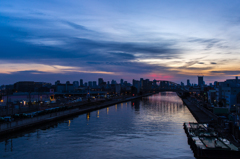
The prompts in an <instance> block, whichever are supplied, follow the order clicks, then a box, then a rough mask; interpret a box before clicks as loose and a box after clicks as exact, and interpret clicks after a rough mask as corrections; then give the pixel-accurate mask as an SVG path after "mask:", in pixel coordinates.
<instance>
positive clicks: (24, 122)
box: [0, 94, 152, 135]
mask: <svg viewBox="0 0 240 159" xmlns="http://www.w3.org/2000/svg"><path fill="white" fill-rule="evenodd" d="M149 95H152V94H146V95H142V96H136V97H130V98H127V99H124V100H116V101H108V102H105V103H103V104H99V105H92V106H82V105H80V106H75V108H73V109H69V110H64V111H59V112H54V113H49V114H46V115H41V116H36V117H33V118H25V119H20V120H16V121H12V122H4V123H1V124H0V135H3V134H7V133H9V132H14V131H18V130H21V129H24V128H28V127H32V126H36V125H39V124H44V123H47V122H50V121H53V120H58V119H61V118H64V117H67V116H72V115H76V114H82V113H86V112H89V111H94V110H97V109H101V108H105V107H108V106H111V105H114V104H118V103H122V102H127V101H131V100H134V99H138V98H141V97H145V96H149Z"/></svg>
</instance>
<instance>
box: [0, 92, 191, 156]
mask: <svg viewBox="0 0 240 159" xmlns="http://www.w3.org/2000/svg"><path fill="white" fill-rule="evenodd" d="M124 104H125V105H126V107H124V106H123V105H124ZM119 106H121V109H118V110H117V111H116V109H117V107H119ZM91 113H94V114H95V113H96V116H91V120H90V115H91V114H90V112H89V113H86V116H85V115H79V116H75V117H71V118H69V119H66V120H62V121H58V122H52V123H49V124H47V125H44V126H41V127H38V128H33V129H31V130H28V131H26V132H22V133H16V134H15V135H13V136H9V137H7V138H4V139H2V140H1V139H0V158H1V159H2V158H24V159H32V158H33V156H34V159H42V158H44V159H52V158H58V159H66V158H98V159H112V158H116V159H121V158H131V159H139V158H148V159H155V158H161V159H170V158H171V159H194V156H193V153H192V151H191V149H190V147H189V145H188V144H187V137H186V134H185V132H184V130H183V126H182V124H183V122H189V121H193V122H195V119H194V118H193V116H192V115H191V113H190V112H189V110H188V109H187V108H186V106H184V105H183V103H182V101H181V99H180V98H179V97H178V96H177V95H176V94H175V93H170V92H167V93H166V92H165V93H160V94H155V95H153V96H150V97H144V98H142V99H138V100H133V101H130V102H127V103H125V102H124V103H121V104H118V105H117V106H116V105H113V106H111V107H107V108H104V109H99V110H96V111H95V112H91ZM100 113H101V118H99V114H100ZM70 126H71V129H70ZM103 152H104V153H103Z"/></svg>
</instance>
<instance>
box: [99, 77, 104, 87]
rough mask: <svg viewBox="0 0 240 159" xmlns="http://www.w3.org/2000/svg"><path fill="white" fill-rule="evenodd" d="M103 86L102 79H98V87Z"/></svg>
mask: <svg viewBox="0 0 240 159" xmlns="http://www.w3.org/2000/svg"><path fill="white" fill-rule="evenodd" d="M102 84H103V79H102V78H98V85H99V86H101V85H102Z"/></svg>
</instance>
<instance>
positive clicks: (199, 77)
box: [198, 76, 204, 87]
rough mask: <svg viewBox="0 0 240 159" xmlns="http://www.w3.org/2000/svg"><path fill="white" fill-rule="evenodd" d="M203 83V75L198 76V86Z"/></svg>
mask: <svg viewBox="0 0 240 159" xmlns="http://www.w3.org/2000/svg"><path fill="white" fill-rule="evenodd" d="M203 85H204V82H203V76H198V86H199V87H202V86H203Z"/></svg>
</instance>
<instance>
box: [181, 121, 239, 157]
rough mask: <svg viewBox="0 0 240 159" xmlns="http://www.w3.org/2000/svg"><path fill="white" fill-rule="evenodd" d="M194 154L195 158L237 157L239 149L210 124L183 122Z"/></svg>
mask: <svg viewBox="0 0 240 159" xmlns="http://www.w3.org/2000/svg"><path fill="white" fill-rule="evenodd" d="M183 128H184V130H185V133H186V134H187V137H188V144H189V145H190V147H191V149H192V151H193V153H194V156H195V157H196V158H197V159H239V158H240V151H239V148H238V147H237V146H235V145H234V144H233V143H231V142H230V141H229V140H227V139H225V138H223V137H220V136H219V134H218V132H216V131H215V130H214V126H212V125H211V124H198V123H184V124H183Z"/></svg>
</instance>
